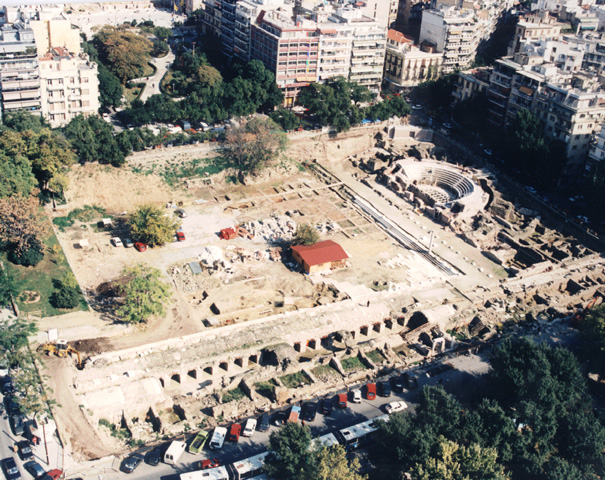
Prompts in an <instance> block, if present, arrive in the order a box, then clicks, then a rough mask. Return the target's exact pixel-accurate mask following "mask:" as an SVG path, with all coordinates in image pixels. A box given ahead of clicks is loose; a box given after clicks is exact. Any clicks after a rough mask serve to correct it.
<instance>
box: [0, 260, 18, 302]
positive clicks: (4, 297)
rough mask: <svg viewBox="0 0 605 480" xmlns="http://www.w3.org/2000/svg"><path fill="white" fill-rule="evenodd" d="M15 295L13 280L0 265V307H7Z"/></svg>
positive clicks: (15, 286)
mask: <svg viewBox="0 0 605 480" xmlns="http://www.w3.org/2000/svg"><path fill="white" fill-rule="evenodd" d="M17 293H18V290H17V285H16V283H15V279H14V278H13V276H12V275H11V273H10V272H9V271H8V269H7V268H6V267H5V266H4V265H2V264H1V263H0V305H2V306H9V305H10V304H11V301H12V299H13V298H14V297H15V295H17Z"/></svg>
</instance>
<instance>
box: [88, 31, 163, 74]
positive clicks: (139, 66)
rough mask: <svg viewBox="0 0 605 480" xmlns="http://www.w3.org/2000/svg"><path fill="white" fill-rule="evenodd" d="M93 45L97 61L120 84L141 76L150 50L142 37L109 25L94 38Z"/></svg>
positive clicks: (150, 45)
mask: <svg viewBox="0 0 605 480" xmlns="http://www.w3.org/2000/svg"><path fill="white" fill-rule="evenodd" d="M94 45H95V47H96V49H97V51H98V54H99V60H100V61H101V62H102V63H103V64H104V65H105V66H106V67H107V68H108V69H109V70H110V71H111V72H112V73H113V74H114V75H115V76H116V77H118V79H119V80H120V81H121V82H122V83H125V82H126V80H129V79H132V78H138V77H141V76H142V75H143V72H144V71H145V68H146V66H147V62H149V59H150V55H151V49H152V43H151V42H150V41H149V40H148V39H147V38H145V37H144V36H142V35H138V34H136V33H133V32H128V31H126V30H122V29H119V28H116V27H112V26H109V25H106V26H104V27H103V28H102V29H101V30H100V31H99V32H98V33H97V34H96V35H95V36H94Z"/></svg>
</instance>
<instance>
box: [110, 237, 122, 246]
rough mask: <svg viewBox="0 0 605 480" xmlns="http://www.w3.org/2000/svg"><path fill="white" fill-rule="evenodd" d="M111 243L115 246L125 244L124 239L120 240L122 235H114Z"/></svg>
mask: <svg viewBox="0 0 605 480" xmlns="http://www.w3.org/2000/svg"><path fill="white" fill-rule="evenodd" d="M111 244H112V245H113V246H114V247H123V246H124V244H123V243H122V240H120V237H113V238H112V239H111Z"/></svg>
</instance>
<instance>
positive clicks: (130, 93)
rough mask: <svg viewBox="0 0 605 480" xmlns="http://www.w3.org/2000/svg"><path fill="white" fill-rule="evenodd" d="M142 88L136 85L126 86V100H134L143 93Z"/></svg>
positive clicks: (130, 101) (129, 101)
mask: <svg viewBox="0 0 605 480" xmlns="http://www.w3.org/2000/svg"><path fill="white" fill-rule="evenodd" d="M141 90H142V89H141V88H139V87H136V86H135V87H133V88H127V87H124V96H125V97H126V101H127V102H128V103H132V102H134V101H135V100H136V99H137V97H138V96H139V95H140V94H141Z"/></svg>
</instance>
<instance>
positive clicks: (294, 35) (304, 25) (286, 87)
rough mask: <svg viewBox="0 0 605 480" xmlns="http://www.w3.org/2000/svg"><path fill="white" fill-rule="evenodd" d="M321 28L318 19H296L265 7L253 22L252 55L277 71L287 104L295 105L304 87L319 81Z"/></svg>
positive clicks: (284, 12)
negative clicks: (318, 25) (318, 27)
mask: <svg viewBox="0 0 605 480" xmlns="http://www.w3.org/2000/svg"><path fill="white" fill-rule="evenodd" d="M319 32H320V31H318V29H317V25H316V24H315V22H311V21H309V20H304V19H303V20H302V21H299V22H296V23H294V22H293V21H292V18H291V15H290V13H288V12H286V11H282V10H273V11H269V12H265V11H264V10H263V11H261V12H260V14H259V16H258V18H257V21H256V22H255V23H254V24H253V25H252V29H251V42H250V58H252V59H256V60H260V61H261V62H263V63H264V64H265V66H266V67H267V68H268V69H269V70H271V71H272V72H273V73H274V74H275V81H276V82H277V85H278V86H279V88H280V89H281V90H282V91H283V92H284V104H285V106H290V105H293V103H294V101H295V99H296V97H297V96H298V93H299V92H300V89H301V88H303V87H305V86H307V85H308V84H309V83H310V82H316V81H317V74H318V63H319V61H318V57H319Z"/></svg>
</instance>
